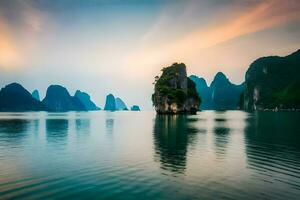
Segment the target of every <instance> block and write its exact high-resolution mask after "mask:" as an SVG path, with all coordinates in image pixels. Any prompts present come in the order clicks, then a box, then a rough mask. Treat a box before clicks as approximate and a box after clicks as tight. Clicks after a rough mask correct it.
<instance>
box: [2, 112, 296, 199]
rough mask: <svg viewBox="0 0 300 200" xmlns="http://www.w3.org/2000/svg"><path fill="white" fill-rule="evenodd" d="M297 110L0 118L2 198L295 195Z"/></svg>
mask: <svg viewBox="0 0 300 200" xmlns="http://www.w3.org/2000/svg"><path fill="white" fill-rule="evenodd" d="M299 119H300V113H292V112H290V113H289V112H277V113H273V112H265V113H252V114H249V113H245V112H240V111H228V112H213V111H205V112H200V113H198V115H193V116H156V114H155V113H154V112H104V111H99V112H89V113H86V112H69V113H45V112H35V113H34V112H33V113H0V199H48V198H50V199H59V198H70V199H141V200H142V199H151V200H152V199H272V200H273V199H284V200H286V199H299V196H300V129H299V127H300V125H299V122H300V121H299Z"/></svg>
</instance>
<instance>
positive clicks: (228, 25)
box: [127, 0, 300, 75]
mask: <svg viewBox="0 0 300 200" xmlns="http://www.w3.org/2000/svg"><path fill="white" fill-rule="evenodd" d="M231 12H232V13H237V15H234V17H231V19H229V20H228V21H224V20H222V18H220V22H219V23H217V24H216V25H207V26H205V27H199V28H197V29H196V30H195V31H193V32H191V33H190V32H189V33H187V34H186V35H184V36H183V37H181V38H178V39H176V40H173V41H168V42H165V43H162V44H157V43H156V44H154V45H153V44H152V43H147V44H145V43H144V44H143V46H141V48H140V49H138V50H137V51H136V52H134V53H133V54H132V55H131V56H129V58H128V60H127V62H128V63H127V64H128V65H129V66H133V67H132V71H136V70H139V68H142V69H143V71H146V74H148V75H149V74H151V75H152V72H154V71H155V70H156V71H157V68H160V67H161V66H164V65H167V64H171V62H175V61H178V62H186V63H187V64H189V63H197V61H198V64H199V55H202V56H204V57H202V58H201V59H202V60H203V59H205V51H206V50H207V49H208V48H211V47H215V46H217V45H219V44H221V43H224V42H227V41H229V40H232V39H235V38H238V37H241V36H243V35H247V34H251V33H255V32H258V31H262V30H265V29H269V28H272V27H275V26H279V25H282V24H284V23H286V22H289V21H291V20H294V19H299V18H300V5H299V3H297V2H296V1H294V0H288V1H285V2H282V1H280V0H266V1H263V2H262V3H259V4H257V5H255V6H254V7H252V8H248V9H246V10H238V11H237V10H228V15H231ZM224 18H227V17H224ZM194 20H196V19H194ZM161 29H163V28H161ZM157 37H158V36H157ZM137 58H141V59H138V60H137ZM134 66H135V67H134ZM209 70H213V69H206V71H209ZM212 73H213V72H212Z"/></svg>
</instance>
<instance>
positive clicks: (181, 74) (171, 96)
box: [152, 63, 201, 114]
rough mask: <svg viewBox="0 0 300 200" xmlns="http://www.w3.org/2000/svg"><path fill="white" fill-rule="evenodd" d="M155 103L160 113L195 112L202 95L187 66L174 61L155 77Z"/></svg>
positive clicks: (153, 99) (153, 98)
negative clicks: (198, 91) (197, 89)
mask: <svg viewBox="0 0 300 200" xmlns="http://www.w3.org/2000/svg"><path fill="white" fill-rule="evenodd" d="M155 79H156V80H155V83H154V84H155V86H154V94H153V95H152V101H153V105H154V106H155V110H156V112H157V113H158V114H180V113H183V114H195V113H196V112H197V111H198V109H199V105H200V102H201V100H200V97H199V95H198V93H197V91H196V85H195V83H194V82H193V81H192V80H191V79H189V78H188V77H187V73H186V66H185V64H183V63H180V64H178V63H174V64H173V65H171V66H169V67H166V68H163V69H162V75H161V76H160V77H155Z"/></svg>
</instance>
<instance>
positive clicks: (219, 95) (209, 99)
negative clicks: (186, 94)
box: [190, 72, 244, 110]
mask: <svg viewBox="0 0 300 200" xmlns="http://www.w3.org/2000/svg"><path fill="white" fill-rule="evenodd" d="M190 78H191V79H192V80H193V81H194V82H195V83H196V88H197V92H198V93H199V94H200V95H201V99H202V103H201V106H200V108H201V109H203V110H236V109H240V96H241V94H242V93H243V90H244V84H243V83H242V84H240V85H235V84H233V83H231V82H230V81H229V79H228V78H227V77H226V76H225V74H223V73H222V72H218V73H217V74H216V75H215V77H214V80H213V81H212V83H211V85H210V86H208V85H207V84H206V81H205V80H204V79H203V78H199V77H197V76H194V75H193V76H190Z"/></svg>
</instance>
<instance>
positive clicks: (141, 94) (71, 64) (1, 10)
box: [0, 0, 300, 110]
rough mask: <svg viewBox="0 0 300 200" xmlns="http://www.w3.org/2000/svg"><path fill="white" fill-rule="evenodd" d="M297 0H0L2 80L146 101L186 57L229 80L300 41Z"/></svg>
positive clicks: (208, 75)
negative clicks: (160, 78)
mask: <svg viewBox="0 0 300 200" xmlns="http://www.w3.org/2000/svg"><path fill="white" fill-rule="evenodd" d="M299 36H300V2H299V0H284V1H282V0H0V87H4V86H5V85H6V84H9V83H12V82H18V83H21V84H22V85H23V86H24V87H25V88H26V89H28V90H29V91H30V92H32V91H33V90H34V89H38V90H39V92H40V96H41V97H42V98H43V97H44V96H45V93H46V89H47V87H48V86H49V85H51V84H60V85H63V86H65V87H66V88H67V89H68V90H69V92H70V94H71V95H73V94H74V93H75V91H76V90H77V89H80V90H81V91H85V92H87V93H89V94H90V95H91V97H92V99H93V100H94V102H95V103H96V104H97V105H99V106H100V107H102V108H103V107H104V104H105V97H106V95H107V94H109V93H112V94H114V95H115V96H117V97H120V98H122V99H123V100H124V101H125V103H126V104H127V105H128V106H131V105H133V104H137V105H140V107H141V108H142V109H143V110H150V109H152V103H151V94H152V93H153V84H152V83H153V81H154V77H155V76H156V75H160V70H161V69H162V68H163V67H166V66H169V65H171V64H172V63H174V62H183V63H185V64H186V66H187V71H188V74H189V75H191V74H195V75H197V76H199V77H204V78H205V79H206V80H207V82H208V84H210V83H211V81H212V80H213V77H214V75H215V74H216V73H217V72H219V71H222V72H223V73H225V74H226V75H227V77H228V78H229V79H230V81H232V82H233V83H235V84H240V83H241V82H243V80H244V76H245V72H246V71H247V69H248V67H249V65H250V64H251V63H252V62H253V61H254V60H255V59H257V58H259V57H262V56H269V55H279V56H285V55H288V54H290V53H292V52H294V51H296V50H297V49H299V48H300V37H299Z"/></svg>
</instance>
